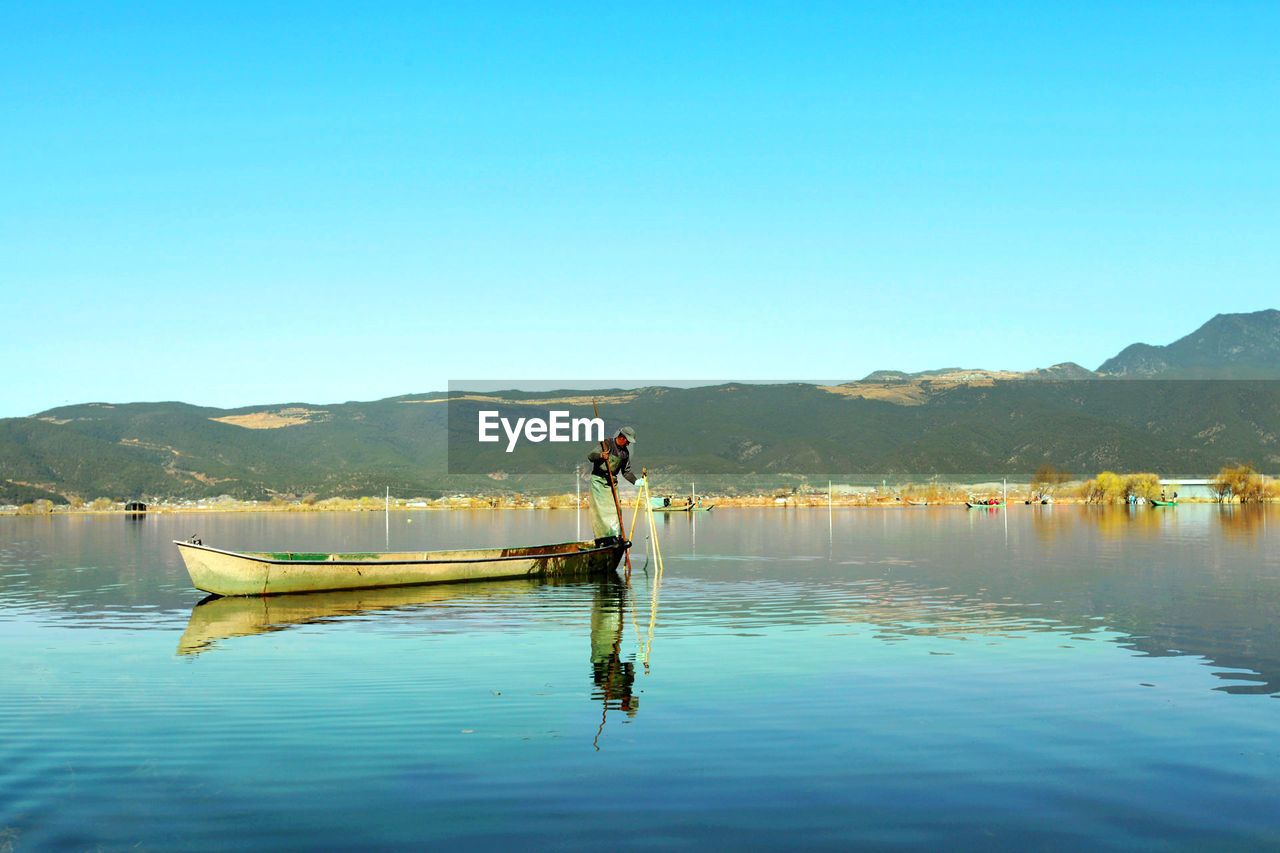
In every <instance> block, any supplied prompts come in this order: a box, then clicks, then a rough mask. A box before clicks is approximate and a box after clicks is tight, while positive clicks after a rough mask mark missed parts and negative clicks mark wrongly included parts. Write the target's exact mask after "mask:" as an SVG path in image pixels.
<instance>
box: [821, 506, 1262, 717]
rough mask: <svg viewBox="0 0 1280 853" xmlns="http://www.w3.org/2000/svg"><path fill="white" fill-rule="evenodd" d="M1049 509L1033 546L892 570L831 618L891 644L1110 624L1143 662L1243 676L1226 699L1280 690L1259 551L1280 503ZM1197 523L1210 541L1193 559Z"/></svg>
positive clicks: (1038, 521)
mask: <svg viewBox="0 0 1280 853" xmlns="http://www.w3.org/2000/svg"><path fill="white" fill-rule="evenodd" d="M1045 510H1049V508H1047V507H1046V508H1044V509H1043V510H1042V509H1040V508H1033V509H1030V510H1027V512H1028V513H1029V514H1032V515H1031V516H1030V517H1031V524H1032V526H1033V529H1034V533H1035V544H1034V547H1018V548H1014V549H1011V551H1009V552H1005V553H999V554H993V559H992V560H991V561H990V563H989V564H987V565H977V566H966V567H965V569H964V570H963V571H957V570H956V569H955V568H954V566H951V565H948V567H947V568H946V570H945V571H943V572H942V573H941V574H938V573H935V572H934V571H931V570H929V569H927V568H926V569H923V570H922V569H921V568H920V567H915V566H912V567H896V568H895V570H894V575H893V578H892V582H890V581H889V579H884V580H879V579H877V580H872V581H867V582H865V583H863V584H860V585H859V586H858V587H856V588H855V589H857V590H858V592H857V594H856V596H855V597H854V598H852V599H851V600H849V602H848V603H847V604H845V605H842V606H841V607H839V608H838V609H836V610H835V611H834V613H835V614H836V615H838V617H839V618H840V619H841V620H842V621H859V622H867V623H869V624H874V625H877V626H880V627H881V628H882V629H883V634H882V636H883V637H884V638H885V639H894V638H897V637H901V636H904V635H921V634H929V635H937V636H955V637H977V636H991V635H997V636H998V635H1007V634H1011V633H1025V632H1029V631H1055V632H1062V633H1064V634H1075V633H1078V632H1082V631H1096V630H1098V629H1105V630H1107V631H1108V632H1119V633H1120V634H1122V635H1123V636H1122V637H1121V638H1119V639H1117V640H1116V641H1117V642H1119V643H1120V644H1121V645H1123V646H1124V647H1126V648H1131V649H1134V650H1135V651H1138V652H1141V653H1143V654H1147V655H1152V656H1175V655H1191V656H1195V657H1200V658H1203V659H1205V660H1206V661H1208V662H1209V663H1210V664H1212V665H1213V666H1214V667H1216V668H1218V669H1220V670H1236V671H1231V672H1222V673H1221V676H1222V677H1223V678H1224V679H1225V680H1226V681H1228V682H1230V683H1227V684H1224V685H1223V686H1221V687H1220V688H1219V689H1221V690H1223V691H1225V692H1228V693H1263V694H1272V693H1280V564H1277V562H1276V560H1275V558H1274V557H1271V558H1270V559H1269V560H1268V558H1267V557H1266V552H1265V551H1260V549H1262V548H1265V539H1262V538H1260V537H1261V535H1262V534H1263V533H1264V532H1265V531H1266V529H1267V527H1268V525H1271V526H1272V527H1273V529H1280V526H1278V525H1280V514H1277V513H1276V511H1275V508H1274V507H1264V506H1253V507H1222V508H1220V509H1219V508H1214V507H1195V508H1192V507H1182V508H1178V509H1169V510H1162V509H1158V508H1151V507H1137V508H1128V507H1120V506H1117V507H1070V508H1068V507H1055V508H1052V510H1049V511H1045ZM1188 527H1191V528H1193V529H1194V536H1193V537H1191V540H1192V541H1197V542H1201V543H1204V541H1205V539H1206V538H1207V539H1208V542H1207V543H1206V544H1200V545H1197V546H1196V548H1195V549H1194V550H1193V551H1190V552H1188V545H1187V542H1188V539H1189V537H1188V532H1187V530H1186V528H1188ZM1206 528H1207V530H1208V531H1210V532H1211V533H1206V532H1205V529H1206ZM997 557H998V559H996V558H997ZM1250 673H1254V674H1255V675H1250Z"/></svg>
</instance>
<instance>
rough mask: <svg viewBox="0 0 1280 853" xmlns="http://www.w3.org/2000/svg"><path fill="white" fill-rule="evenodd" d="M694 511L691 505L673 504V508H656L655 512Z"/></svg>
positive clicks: (654, 508)
mask: <svg viewBox="0 0 1280 853" xmlns="http://www.w3.org/2000/svg"><path fill="white" fill-rule="evenodd" d="M691 509H693V507H692V506H690V505H689V504H672V505H671V506H655V507H653V511H654V512H689V511H690V510H691Z"/></svg>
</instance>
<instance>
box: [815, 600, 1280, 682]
mask: <svg viewBox="0 0 1280 853" xmlns="http://www.w3.org/2000/svg"><path fill="white" fill-rule="evenodd" d="M859 593H860V594H859V595H858V596H857V597H856V598H853V599H852V600H849V601H847V602H845V603H843V604H841V605H840V606H838V607H836V608H834V609H833V610H831V611H829V612H828V613H827V614H826V615H827V617H828V618H830V619H833V620H835V621H839V622H846V623H864V624H868V625H874V626H876V628H877V629H879V630H878V632H877V633H876V635H875V636H876V638H877V639H880V640H884V641H886V642H893V641H895V640H901V639H904V638H906V637H912V636H931V637H941V638H949V639H957V640H967V639H983V640H986V641H998V640H1001V639H1010V640H1015V639H1018V638H1019V637H1020V636H1025V635H1027V634H1030V633H1037V632H1054V633H1058V634H1061V635H1062V636H1063V642H1069V641H1070V640H1071V639H1079V638H1081V637H1082V636H1085V637H1087V638H1088V639H1093V637H1088V636H1087V635H1090V634H1093V633H1095V632H1099V631H1102V632H1105V633H1106V634H1110V635H1115V634H1117V633H1118V634H1119V635H1120V636H1118V637H1116V636H1111V637H1110V638H1109V639H1112V640H1113V641H1115V642H1117V643H1119V644H1120V645H1121V646H1123V647H1124V648H1130V649H1134V650H1136V651H1140V652H1142V653H1144V654H1148V655H1151V656H1153V657H1165V656H1181V655H1192V656H1196V657H1201V658H1204V659H1206V660H1207V661H1209V662H1211V663H1212V664H1213V665H1214V667H1216V668H1218V669H1223V670H1232V671H1230V672H1221V673H1215V674H1218V675H1220V676H1221V677H1223V678H1224V679H1226V680H1228V681H1230V682H1231V683H1230V684H1226V685H1224V686H1222V687H1219V688H1218V689H1220V690H1222V691H1224V692H1227V693H1278V692H1280V647H1277V642H1276V613H1277V611H1276V608H1275V607H1274V602H1273V603H1272V605H1271V606H1267V607H1264V608H1262V610H1261V612H1260V613H1259V615H1258V616H1257V617H1255V616H1254V615H1253V614H1255V613H1258V612H1259V611H1258V608H1255V607H1254V606H1253V602H1252V601H1251V600H1248V599H1244V600H1238V601H1234V602H1227V603H1222V604H1220V605H1219V606H1216V607H1215V606H1213V605H1212V604H1210V605H1209V606H1208V607H1207V608H1206V607H1205V606H1204V605H1203V604H1202V603H1201V600H1200V599H1199V598H1191V599H1184V603H1183V604H1180V605H1178V606H1172V607H1171V606H1170V603H1171V602H1173V601H1178V600H1179V599H1180V598H1181V597H1180V596H1179V595H1177V594H1176V593H1172V594H1170V595H1169V596H1168V597H1167V598H1162V599H1161V600H1156V601H1150V602H1147V603H1145V604H1143V603H1136V602H1134V601H1128V602H1124V603H1121V602H1120V601H1115V600H1110V601H1109V600H1107V597H1106V596H1093V597H1091V598H1090V601H1091V603H1092V604H1093V605H1094V606H1096V607H1098V608H1099V611H1098V612H1097V613H1090V612H1088V611H1085V612H1081V608H1078V607H1073V606H1070V605H1069V604H1068V603H1067V602H1043V603H1037V602H1035V601H1025V602H1023V601H1017V602H1015V601H991V600H987V599H984V598H982V597H981V596H975V595H969V594H963V593H957V592H956V591H955V590H954V589H946V588H932V587H927V586H922V585H918V584H914V583H910V582H904V581H877V582H872V583H868V584H864V585H862V586H861V587H860V589H859ZM1089 610H1092V608H1089ZM1219 620H1222V621H1219ZM1240 682H1247V683H1240Z"/></svg>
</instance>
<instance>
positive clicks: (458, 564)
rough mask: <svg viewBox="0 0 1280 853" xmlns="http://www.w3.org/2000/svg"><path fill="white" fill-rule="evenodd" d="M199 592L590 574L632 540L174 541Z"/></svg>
mask: <svg viewBox="0 0 1280 853" xmlns="http://www.w3.org/2000/svg"><path fill="white" fill-rule="evenodd" d="M173 544H175V545H177V546H178V553H179V554H181V555H182V561H183V563H185V564H186V567H187V573H188V574H189V575H190V576H191V583H192V584H193V585H194V586H195V587H196V589H202V590H204V591H205V592H212V593H215V594H217V595H276V594H279V593H288V592H320V591H328V590H340V589H364V588H366V587H391V586H414V585H417V584H432V583H457V582H463V581H477V580H503V579H507V578H566V577H591V576H594V575H602V574H607V573H609V572H612V571H615V570H616V569H617V567H618V561H619V560H621V559H622V555H623V554H624V553H625V552H626V550H627V547H628V545H629V544H630V543H628V542H625V541H623V540H621V539H619V538H617V537H612V538H609V539H605V540H587V541H583V542H563V543H559V544H554V545H532V546H527V547H517V548H478V549H472V550H458V551H401V552H393V553H382V554H340V553H295V552H292V551H250V552H238V551H225V550H223V549H221V548H213V547H210V546H208V545H205V544H203V543H202V542H201V541H200V540H199V539H196V538H192V539H189V540H187V541H185V542H184V541H180V540H176V539H175V540H174V543H173Z"/></svg>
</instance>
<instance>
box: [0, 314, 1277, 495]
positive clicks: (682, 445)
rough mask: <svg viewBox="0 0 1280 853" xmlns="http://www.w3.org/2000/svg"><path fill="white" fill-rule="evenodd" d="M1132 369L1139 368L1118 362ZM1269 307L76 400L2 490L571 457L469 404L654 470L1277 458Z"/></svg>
mask: <svg viewBox="0 0 1280 853" xmlns="http://www.w3.org/2000/svg"><path fill="white" fill-rule="evenodd" d="M1134 379H1140V380H1143V381H1123V380H1134ZM1278 379H1280V311H1276V310H1268V311H1259V312H1256V313H1252V314H1227V315H1219V316H1217V317H1214V318H1213V319H1212V320H1210V321H1209V322H1207V323H1205V324H1204V325H1203V326H1201V327H1200V328H1199V329H1197V330H1196V331H1195V332H1193V333H1191V334H1190V335H1187V336H1186V337H1183V338H1181V339H1179V340H1177V341H1175V342H1173V343H1171V344H1169V345H1167V346H1151V345H1147V344H1133V345H1131V346H1129V347H1126V348H1125V349H1124V350H1122V351H1121V352H1120V353H1118V354H1117V355H1116V356H1115V357H1114V358H1111V359H1108V360H1107V361H1106V362H1104V363H1103V364H1102V365H1100V366H1099V368H1098V370H1097V371H1090V370H1087V369H1085V368H1083V367H1080V366H1079V365H1076V364H1072V363H1065V364H1060V365H1055V366H1053V367H1049V368H1044V369H1041V370H1035V371H1025V372H1014V371H998V370H965V369H959V368H949V369H943V370H933V371H926V372H923V373H915V374H907V373H902V372H898V371H876V372H875V373H872V374H870V375H868V376H867V377H865V378H864V379H862V380H859V381H854V382H847V383H842V384H838V385H814V384H805V383H786V384H778V385H748V384H726V385H718V386H705V387H699V388H668V387H651V388H644V389H638V390H619V389H597V390H595V391H572V392H567V391H547V392H537V393H534V392H526V391H518V390H509V391H499V392H486V393H485V394H483V395H470V394H464V395H454V396H453V398H452V399H451V398H450V395H449V394H446V393H444V392H431V393H422V394H410V395H405V396H401V397H392V398H388V399H384V400H377V401H373V402H350V403H342V404H336V405H315V404H309V403H286V404H280V405H275V406H256V407H246V408H240V409H218V408H209V407H200V406H193V405H189V404H185V403H179V402H167V403H126V404H107V403H85V404H81V405H74V406H63V407H59V408H56V409H50V410H48V411H45V412H40V413H38V414H36V415H33V416H31V417H26V418H6V419H0V504H5V503H10V504H12V503H25V502H30V501H34V500H37V499H41V498H44V499H48V500H51V501H54V502H56V503H62V502H65V501H67V500H68V499H70V498H72V497H79V498H82V499H85V500H91V499H93V498H95V497H99V496H103V497H112V498H125V497H149V498H156V497H188V498H190V497H205V496H213V495H221V494H228V495H231V496H233V497H238V498H244V499H263V498H269V497H271V496H277V495H278V496H286V497H300V496H304V495H308V494H314V495H319V496H321V497H325V496H330V495H368V494H380V493H382V491H383V489H384V488H387V487H390V488H392V489H393V490H394V491H395V492H396V493H397V494H400V495H408V494H421V495H431V494H439V493H443V492H451V491H471V492H475V491H486V490H487V491H501V490H506V489H511V488H519V487H520V486H521V485H522V484H525V483H528V482H530V478H536V477H539V476H541V477H543V478H546V477H558V478H560V479H563V480H564V481H565V488H566V489H567V488H568V486H569V485H570V481H569V479H568V478H569V476H571V472H572V471H573V470H574V469H575V466H576V465H578V464H579V463H580V461H581V458H582V455H583V453H584V445H582V444H551V443H541V444H530V443H525V444H523V445H521V446H519V447H517V448H516V449H515V450H514V451H513V452H511V453H507V452H506V451H505V449H504V448H502V447H501V446H500V445H480V444H479V443H477V442H476V441H475V440H474V439H475V424H476V418H477V413H478V412H479V411H480V410H481V409H484V408H494V407H499V408H501V409H502V410H503V411H504V413H509V414H512V415H522V416H523V415H528V416H531V417H532V416H536V415H538V414H543V415H544V416H545V413H546V412H547V411H548V409H549V408H560V409H567V410H570V411H571V412H572V413H573V415H574V416H583V415H589V412H590V399H591V397H592V396H595V397H596V398H598V399H599V400H600V401H601V404H602V406H603V407H604V414H605V416H606V420H607V422H608V423H609V425H610V427H611V428H612V427H614V426H617V425H620V424H621V423H630V424H632V425H634V426H635V427H636V429H637V430H638V432H639V434H640V441H638V442H637V448H636V456H637V460H638V461H640V462H642V463H643V464H644V465H645V466H647V467H649V468H650V469H651V471H653V473H654V474H655V482H662V481H667V482H674V481H680V482H684V481H685V480H687V479H688V478H690V477H692V476H697V477H700V478H702V480H703V482H706V483H708V484H709V485H711V484H715V483H721V484H733V483H751V482H758V483H764V482H775V483H776V482H780V481H789V482H794V481H795V480H797V479H803V478H820V479H821V480H822V481H823V482H824V484H825V480H826V479H827V478H828V477H839V478H841V479H843V480H848V481H855V480H859V479H863V480H872V479H874V480H875V481H877V482H878V480H879V478H881V477H894V478H896V479H915V480H922V479H929V478H931V477H942V478H969V479H972V478H980V477H998V476H1010V477H1015V478H1016V477H1020V476H1027V475H1029V474H1030V473H1031V472H1033V471H1035V470H1036V468H1038V467H1039V466H1040V465H1042V464H1045V463H1048V464H1051V465H1054V466H1055V467H1058V468H1060V469H1064V470H1067V471H1072V472H1075V473H1076V474H1078V475H1082V476H1088V475H1091V474H1093V473H1096V472H1097V471H1099V470H1103V469H1107V468H1111V469H1116V470H1129V471H1133V470H1154V471H1156V472H1157V473H1161V474H1164V475H1168V476H1195V475H1206V474H1212V473H1214V472H1216V471H1217V469H1218V468H1219V467H1220V466H1221V465H1224V464H1228V463H1236V462H1252V463H1253V464H1254V465H1255V466H1256V467H1257V468H1258V469H1259V470H1261V471H1263V472H1264V473H1269V474H1277V473H1280V381H1274V380H1278Z"/></svg>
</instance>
